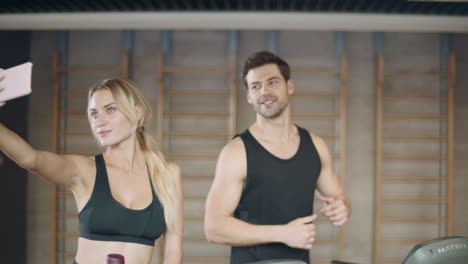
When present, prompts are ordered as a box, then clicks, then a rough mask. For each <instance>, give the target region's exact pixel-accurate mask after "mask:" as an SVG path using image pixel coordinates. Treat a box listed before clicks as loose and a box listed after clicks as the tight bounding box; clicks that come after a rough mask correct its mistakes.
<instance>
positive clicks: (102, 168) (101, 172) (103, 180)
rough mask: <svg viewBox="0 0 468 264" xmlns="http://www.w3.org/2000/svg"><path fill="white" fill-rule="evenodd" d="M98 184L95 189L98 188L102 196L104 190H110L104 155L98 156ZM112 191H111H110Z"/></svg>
mask: <svg viewBox="0 0 468 264" xmlns="http://www.w3.org/2000/svg"><path fill="white" fill-rule="evenodd" d="M95 160H96V182H95V183H94V185H95V186H94V188H98V190H99V192H100V193H101V194H100V195H102V191H103V188H107V189H109V182H108V180H107V170H106V164H105V162H104V157H103V155H102V154H99V155H96V157H95ZM108 191H110V189H109V190H108Z"/></svg>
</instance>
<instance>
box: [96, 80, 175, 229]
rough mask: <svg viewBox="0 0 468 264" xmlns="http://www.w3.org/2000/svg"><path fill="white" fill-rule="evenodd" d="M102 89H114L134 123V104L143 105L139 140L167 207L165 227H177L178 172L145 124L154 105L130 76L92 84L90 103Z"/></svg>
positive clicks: (116, 96)
mask: <svg viewBox="0 0 468 264" xmlns="http://www.w3.org/2000/svg"><path fill="white" fill-rule="evenodd" d="M103 89H106V90H109V91H110V92H111V94H112V96H113V98H114V100H115V103H116V105H117V107H118V110H119V111H121V112H122V113H123V114H124V115H125V116H126V117H127V118H128V119H129V120H130V121H131V122H136V121H137V119H138V117H137V115H136V111H135V107H136V106H139V107H141V110H142V117H141V118H140V120H138V121H137V122H138V128H137V140H138V143H139V146H140V148H141V150H142V151H143V155H144V157H145V161H146V164H147V166H148V169H149V173H150V178H151V182H152V184H153V186H154V189H155V191H156V193H157V194H158V198H159V200H160V201H161V204H162V206H163V208H164V218H165V220H166V226H167V227H168V229H169V230H174V228H175V227H176V221H177V219H178V212H179V211H178V207H179V203H178V193H177V186H176V177H177V175H172V174H171V172H170V170H169V169H168V165H167V162H166V159H165V158H164V156H163V154H162V153H161V152H160V151H159V150H158V149H157V148H156V147H155V142H154V139H153V138H152V137H151V135H150V134H149V133H148V132H146V131H145V125H148V123H149V122H150V120H151V107H150V105H149V104H148V101H147V100H146V98H145V96H144V95H143V93H142V92H141V90H140V89H139V88H137V86H136V84H135V83H133V82H132V81H130V80H128V79H124V78H119V77H116V78H109V79H105V80H103V81H102V82H100V83H98V84H96V85H94V86H93V87H91V88H90V89H89V93H88V102H89V101H90V99H91V97H92V96H93V94H94V93H95V92H96V91H99V90H103Z"/></svg>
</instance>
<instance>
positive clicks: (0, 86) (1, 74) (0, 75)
mask: <svg viewBox="0 0 468 264" xmlns="http://www.w3.org/2000/svg"><path fill="white" fill-rule="evenodd" d="M4 78H5V70H4V69H2V68H0V93H1V92H2V91H3V90H4V89H5V88H6V87H5V84H4V83H3V79H4ZM4 104H5V102H0V107H2V106H3V105H4Z"/></svg>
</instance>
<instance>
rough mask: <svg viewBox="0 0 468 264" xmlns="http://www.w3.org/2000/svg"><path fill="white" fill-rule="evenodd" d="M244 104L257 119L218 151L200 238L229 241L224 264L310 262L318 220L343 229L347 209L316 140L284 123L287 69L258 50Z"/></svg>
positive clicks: (287, 119) (289, 89) (289, 87)
mask: <svg viewBox="0 0 468 264" xmlns="http://www.w3.org/2000/svg"><path fill="white" fill-rule="evenodd" d="M243 80H244V84H245V86H246V88H247V101H248V102H249V104H251V105H252V106H253V108H254V110H255V112H256V113H257V115H256V122H255V123H254V124H253V125H252V126H251V127H250V128H249V129H248V130H246V131H244V132H243V133H241V134H239V135H238V136H237V137H235V138H234V139H233V140H232V141H231V142H229V143H228V144H227V145H226V146H225V147H224V149H223V150H222V151H221V153H220V155H219V159H218V163H217V167H216V175H215V179H214V181H213V184H212V186H211V189H210V192H209V194H208V198H207V201H206V213H205V234H206V237H207V239H208V240H209V241H213V242H218V243H223V244H228V245H231V246H232V249H231V263H232V264H241V263H249V262H254V261H261V260H273V259H296V260H302V261H305V262H307V263H308V262H309V249H310V248H312V243H313V242H314V240H315V225H314V224H313V221H314V220H315V219H316V218H317V215H315V214H313V215H311V214H312V211H313V200H314V192H315V190H316V189H317V191H318V196H319V198H320V199H321V200H322V201H323V202H324V204H325V205H324V207H323V208H322V209H321V213H322V214H323V215H325V216H327V217H328V218H329V219H330V221H331V222H333V224H335V225H343V224H344V223H345V222H346V220H347V219H348V217H349V215H350V211H351V208H350V204H349V202H348V200H347V199H346V197H345V194H344V192H343V189H342V187H341V185H340V183H339V180H338V178H337V176H336V175H335V173H334V172H333V168H332V158H331V155H330V152H329V150H328V148H327V146H326V143H325V142H324V140H323V139H321V138H320V137H318V136H317V135H314V134H311V133H309V132H307V131H306V130H305V129H302V128H300V127H298V126H296V125H294V124H292V123H291V113H290V112H291V110H290V106H289V96H290V95H292V94H293V93H294V83H293V81H292V80H291V79H290V68H289V65H288V64H287V63H286V62H285V61H284V60H283V59H281V58H280V57H278V56H277V55H275V54H273V53H271V52H268V51H262V52H257V53H254V54H253V55H251V56H250V57H249V58H248V59H247V61H246V62H245V64H244V69H243Z"/></svg>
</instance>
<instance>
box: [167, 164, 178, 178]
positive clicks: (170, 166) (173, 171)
mask: <svg viewBox="0 0 468 264" xmlns="http://www.w3.org/2000/svg"><path fill="white" fill-rule="evenodd" d="M167 169H168V170H169V172H170V173H171V174H174V175H180V166H179V165H178V164H177V163H176V162H175V161H168V162H167Z"/></svg>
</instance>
